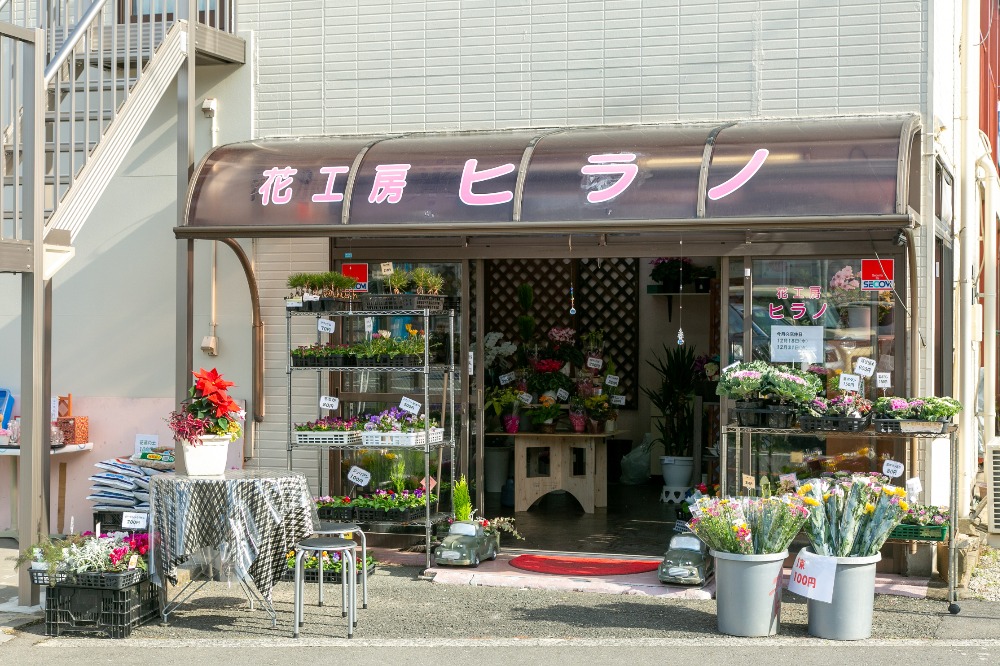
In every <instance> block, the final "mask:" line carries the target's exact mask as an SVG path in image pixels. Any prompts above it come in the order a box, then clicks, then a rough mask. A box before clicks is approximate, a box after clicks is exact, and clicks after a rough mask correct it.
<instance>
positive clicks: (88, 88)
mask: <svg viewBox="0 0 1000 666" xmlns="http://www.w3.org/2000/svg"><path fill="white" fill-rule="evenodd" d="M128 81H129V83H128V85H129V87H130V88H131V87H132V86H133V85H135V82H136V79H135V78H134V77H133V78H129V80H128ZM102 83H103V85H98V83H97V82H96V81H91V82H90V83H89V84H88V83H87V82H86V81H62V82H61V83H60V84H59V92H62V93H69V92H111V89H112V87H111V86H110V85H109V83H110V82H109V81H103V82H102ZM114 89H115V90H119V91H121V90H124V89H125V81H124V80H122V79H115V80H114Z"/></svg>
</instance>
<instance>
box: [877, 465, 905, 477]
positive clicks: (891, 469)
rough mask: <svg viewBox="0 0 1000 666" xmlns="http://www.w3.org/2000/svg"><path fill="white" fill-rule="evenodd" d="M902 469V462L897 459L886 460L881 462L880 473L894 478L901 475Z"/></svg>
mask: <svg viewBox="0 0 1000 666" xmlns="http://www.w3.org/2000/svg"><path fill="white" fill-rule="evenodd" d="M903 469H904V468H903V463H901V462H899V461H898V460H886V461H885V462H884V463H882V473H883V474H885V475H886V476H887V477H889V478H890V479H895V478H896V477H897V476H903Z"/></svg>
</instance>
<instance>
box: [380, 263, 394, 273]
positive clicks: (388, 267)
mask: <svg viewBox="0 0 1000 666" xmlns="http://www.w3.org/2000/svg"><path fill="white" fill-rule="evenodd" d="M381 269H382V275H392V262H391V261H383V262H382V265H381Z"/></svg>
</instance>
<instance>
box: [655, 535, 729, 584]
mask: <svg viewBox="0 0 1000 666" xmlns="http://www.w3.org/2000/svg"><path fill="white" fill-rule="evenodd" d="M714 564H715V560H714V559H713V558H712V556H711V555H709V554H708V546H706V545H705V544H704V543H703V542H702V541H701V539H699V538H698V537H696V536H695V535H693V534H691V533H690V532H688V533H686V534H675V535H674V536H673V537H672V538H671V539H670V546H669V548H668V549H667V552H666V554H665V555H664V556H663V562H661V563H660V568H659V570H657V572H656V576H657V578H659V579H660V582H661V583H671V584H674V585H703V584H704V583H705V581H706V580H708V577H709V576H710V575H711V574H712V569H713V565H714Z"/></svg>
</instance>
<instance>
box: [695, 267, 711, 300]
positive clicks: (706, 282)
mask: <svg viewBox="0 0 1000 666" xmlns="http://www.w3.org/2000/svg"><path fill="white" fill-rule="evenodd" d="M691 273H692V275H693V281H694V291H695V293H698V294H707V293H708V292H710V291H711V290H712V279H713V278H714V277H715V276H716V275H717V272H716V270H715V266H695V267H694V268H693V269H692V271H691Z"/></svg>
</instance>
